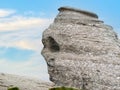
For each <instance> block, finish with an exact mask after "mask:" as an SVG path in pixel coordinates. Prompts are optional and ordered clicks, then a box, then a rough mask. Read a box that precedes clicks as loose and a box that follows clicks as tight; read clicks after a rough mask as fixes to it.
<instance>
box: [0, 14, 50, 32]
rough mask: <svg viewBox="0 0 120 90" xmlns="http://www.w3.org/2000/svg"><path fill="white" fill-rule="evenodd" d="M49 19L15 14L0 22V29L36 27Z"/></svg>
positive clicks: (47, 22)
mask: <svg viewBox="0 0 120 90" xmlns="http://www.w3.org/2000/svg"><path fill="white" fill-rule="evenodd" d="M50 21H51V20H50V19H43V18H36V17H24V16H15V17H11V18H8V19H5V20H4V22H0V31H13V30H21V29H22V30H23V29H24V30H28V29H32V28H36V27H45V26H46V25H47V24H49V23H50Z"/></svg>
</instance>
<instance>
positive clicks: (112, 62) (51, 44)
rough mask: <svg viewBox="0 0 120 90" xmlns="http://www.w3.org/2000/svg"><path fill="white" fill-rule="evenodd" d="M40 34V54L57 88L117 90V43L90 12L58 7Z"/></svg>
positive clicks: (119, 78) (119, 46)
mask: <svg viewBox="0 0 120 90" xmlns="http://www.w3.org/2000/svg"><path fill="white" fill-rule="evenodd" d="M58 10H59V11H60V12H59V14H58V15H57V17H56V18H55V20H54V22H53V23H52V24H51V25H50V26H49V27H48V28H47V29H46V30H45V31H44V32H43V39H42V42H43V44H44V48H43V50H42V54H43V56H44V58H45V60H46V62H47V65H48V71H49V75H50V80H51V81H53V82H54V83H55V84H56V86H72V87H77V88H80V89H81V88H82V89H85V90H120V43H119V40H118V37H117V35H116V33H115V32H114V31H113V28H112V27H111V26H108V25H105V24H104V23H103V21H101V20H98V16H97V15H96V14H94V13H92V12H88V11H84V10H79V9H74V8H70V7H61V8H59V9H58Z"/></svg>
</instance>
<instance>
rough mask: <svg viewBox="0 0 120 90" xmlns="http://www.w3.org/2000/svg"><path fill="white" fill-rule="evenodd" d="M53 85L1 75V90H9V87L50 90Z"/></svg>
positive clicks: (23, 89) (36, 80) (26, 89)
mask: <svg viewBox="0 0 120 90" xmlns="http://www.w3.org/2000/svg"><path fill="white" fill-rule="evenodd" d="M53 85H54V84H52V83H50V82H45V81H41V80H38V79H35V78H34V79H33V78H32V79H30V78H26V77H23V76H17V75H10V74H4V73H0V90H7V88H9V87H19V89H20V90H49V88H51V87H53Z"/></svg>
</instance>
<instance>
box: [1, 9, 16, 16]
mask: <svg viewBox="0 0 120 90" xmlns="http://www.w3.org/2000/svg"><path fill="white" fill-rule="evenodd" d="M13 13H15V10H10V9H0V17H7V16H9V15H11V14H13Z"/></svg>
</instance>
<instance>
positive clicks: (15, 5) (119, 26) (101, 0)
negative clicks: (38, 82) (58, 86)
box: [0, 0, 120, 80]
mask: <svg viewBox="0 0 120 90" xmlns="http://www.w3.org/2000/svg"><path fill="white" fill-rule="evenodd" d="M119 4H120V1H119V0H1V1H0V72H4V73H12V74H18V75H19V74H20V75H26V76H30V77H31V76H32V77H37V78H40V79H42V80H48V79H49V78H48V74H47V66H46V63H45V60H44V58H43V57H42V56H41V54H40V52H41V50H42V47H43V45H42V43H41V38H42V32H43V31H44V30H45V28H47V27H48V26H49V24H50V23H52V21H53V18H55V16H56V15H57V14H58V10H57V9H58V8H59V7H61V6H71V7H76V8H80V9H84V10H88V11H92V12H94V13H97V15H98V16H99V19H100V20H103V21H104V22H105V24H108V25H111V26H113V28H114V30H115V31H116V32H117V33H118V35H120V21H119V19H120V12H119V10H118V9H119V8H120V5H119Z"/></svg>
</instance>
